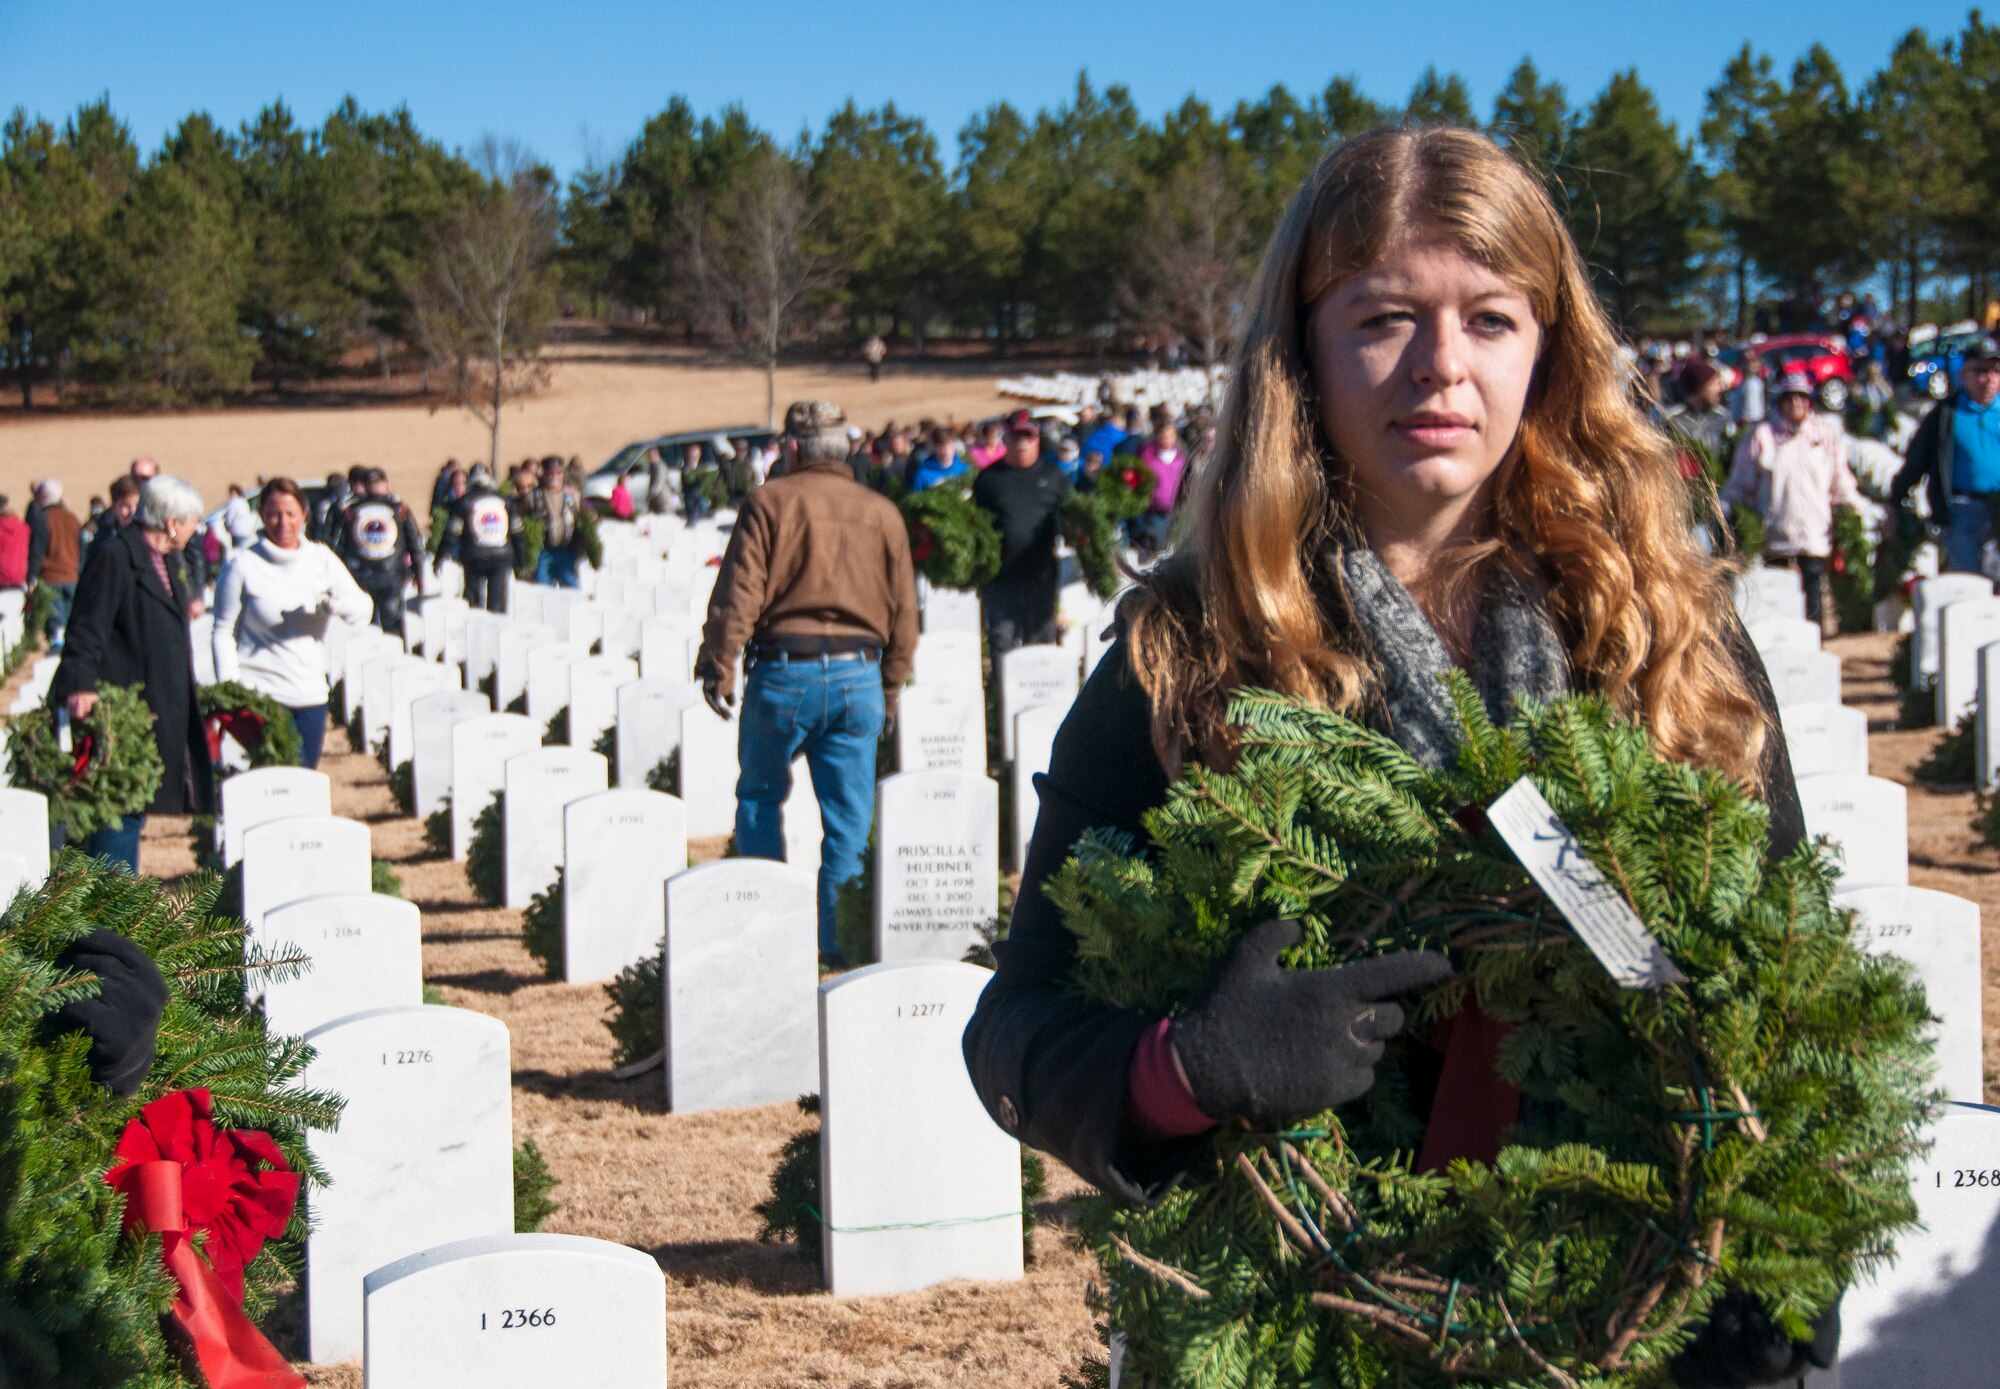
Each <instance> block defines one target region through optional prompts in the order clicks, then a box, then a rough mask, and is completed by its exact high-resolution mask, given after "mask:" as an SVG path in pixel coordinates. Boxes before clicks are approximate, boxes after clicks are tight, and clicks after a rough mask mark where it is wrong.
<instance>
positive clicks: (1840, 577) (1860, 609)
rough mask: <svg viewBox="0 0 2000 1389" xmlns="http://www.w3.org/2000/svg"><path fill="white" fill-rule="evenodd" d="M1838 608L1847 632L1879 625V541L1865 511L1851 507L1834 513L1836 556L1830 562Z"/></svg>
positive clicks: (1829, 573) (1835, 608)
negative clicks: (1863, 514) (1863, 516)
mask: <svg viewBox="0 0 2000 1389" xmlns="http://www.w3.org/2000/svg"><path fill="white" fill-rule="evenodd" d="M1826 568H1827V574H1828V577H1829V580H1830V583H1831V585H1832V588H1833V606H1834V611H1835V612H1836V613H1837V614H1838V616H1839V618H1840V630H1841V631H1843V632H1866V631H1870V630H1872V629H1873V628H1874V625H1875V542H1874V541H1873V540H1872V539H1871V538H1870V537H1869V534H1868V525H1867V523H1866V522H1865V521H1863V520H1862V519H1861V513H1860V512H1858V511H1856V510H1855V509H1854V508H1853V507H1851V506H1843V507H1837V508H1835V510H1834V513H1833V557H1832V558H1831V559H1830V560H1829V561H1828V562H1827V566H1826Z"/></svg>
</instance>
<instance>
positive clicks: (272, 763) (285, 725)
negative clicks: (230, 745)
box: [195, 680, 305, 770]
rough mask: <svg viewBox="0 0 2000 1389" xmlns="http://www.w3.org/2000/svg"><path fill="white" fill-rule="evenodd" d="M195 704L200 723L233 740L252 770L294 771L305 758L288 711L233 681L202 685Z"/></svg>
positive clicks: (296, 729)
mask: <svg viewBox="0 0 2000 1389" xmlns="http://www.w3.org/2000/svg"><path fill="white" fill-rule="evenodd" d="M195 703H196V706H197V707H198V708H199V709H200V710H201V716H202V718H203V720H204V721H207V720H214V721H215V724H216V727H217V730H218V732H219V733H226V734H228V735H229V736H230V737H232V738H234V739H235V740H236V742H237V744H238V745H239V746H240V747H241V748H242V749H243V752H244V755H245V756H247V757H248V758H249V759H250V765H251V766H252V767H296V766H298V765H299V759H300V758H301V757H302V756H303V755H304V754H305V742H304V740H303V739H301V738H300V737H299V730H298V728H297V727H296V726H295V725H294V724H293V723H292V712H291V710H289V709H287V708H286V707H285V706H284V705H282V704H280V703H278V701H277V700H275V699H273V698H271V697H270V696H269V695H267V694H259V693H258V692H257V691H256V690H253V689H251V688H250V687H249V686H248V685H244V684H240V683H238V682H237V681H234V680H223V681H219V682H218V683H216V684H213V685H202V686H200V687H199V688H198V689H196V690H195ZM218 770H220V766H219V764H218Z"/></svg>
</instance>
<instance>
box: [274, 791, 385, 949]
mask: <svg viewBox="0 0 2000 1389" xmlns="http://www.w3.org/2000/svg"><path fill="white" fill-rule="evenodd" d="M372 885H373V860H372V859H371V857H370V852H369V840H368V826H366V825H364V824H362V823H361V822H360V821H359V820H345V819H342V818H341V817H340V816H337V815H300V816H294V817H291V818H288V819H284V820H270V821H267V822H266V823H264V824H261V825H256V826H253V827H252V828H250V829H247V830H245V831H244V832H243V922H244V925H246V926H247V927H249V931H250V939H251V940H252V941H254V942H257V943H258V944H260V945H261V944H262V943H263V941H264V914H265V913H266V912H268V911H270V910H271V909H272V908H273V907H282V906H284V905H285V903H287V902H296V901H299V900H300V899H302V898H306V897H327V896H332V895H333V894H336V893H348V892H363V893H365V892H367V891H369V889H370V888H371V886H372Z"/></svg>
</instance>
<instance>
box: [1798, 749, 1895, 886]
mask: <svg viewBox="0 0 2000 1389" xmlns="http://www.w3.org/2000/svg"><path fill="white" fill-rule="evenodd" d="M1799 807H1800V809H1801V810H1802V811H1804V813H1805V822H1806V833H1807V834H1810V835H1812V836H1813V837H1814V838H1818V837H1819V836H1821V835H1824V836H1826V837H1827V838H1828V839H1830V840H1832V841H1833V843H1834V845H1835V847H1837V848H1838V849H1839V850H1840V851H1841V863H1842V868H1841V874H1840V882H1841V886H1842V887H1862V886H1875V885H1882V884H1891V885H1901V884H1904V883H1907V882H1909V880H1910V831H1909V796H1908V793H1907V792H1905V791H1904V789H1903V788H1902V786H1901V785H1899V784H1898V783H1896V782H1893V781H1889V780H1887V779H1886V778H1883V777H1875V776H1852V775H1848V776H1807V777H1800V778H1799Z"/></svg>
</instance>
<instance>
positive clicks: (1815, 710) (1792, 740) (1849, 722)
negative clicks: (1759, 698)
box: [1778, 704, 1868, 777]
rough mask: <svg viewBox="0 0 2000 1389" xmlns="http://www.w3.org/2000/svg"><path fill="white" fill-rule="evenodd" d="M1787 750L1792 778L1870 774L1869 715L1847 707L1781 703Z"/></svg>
mask: <svg viewBox="0 0 2000 1389" xmlns="http://www.w3.org/2000/svg"><path fill="white" fill-rule="evenodd" d="M1778 720H1779V722H1780V723H1781V724H1783V725H1784V733H1785V750H1786V752H1787V753H1788V754H1790V756H1791V759H1792V775H1793V776H1795V777H1801V776H1821V775H1823V774H1825V773H1828V772H1847V773H1852V774H1854V775H1856V776H1865V775H1867V772H1868V716H1867V715H1866V714H1864V713H1862V712H1861V710H1859V709H1854V708H1850V707H1849V706H1847V705H1845V704H1781V705H1779V706H1778Z"/></svg>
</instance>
